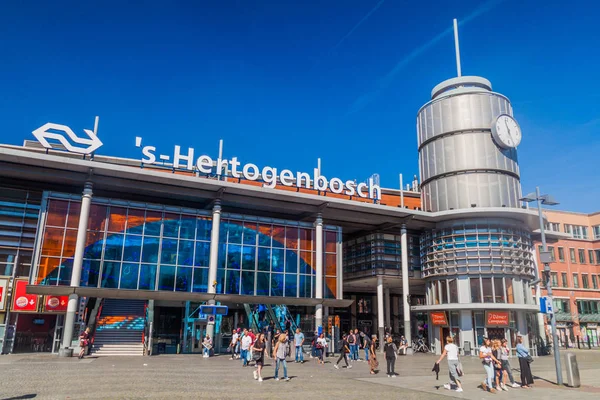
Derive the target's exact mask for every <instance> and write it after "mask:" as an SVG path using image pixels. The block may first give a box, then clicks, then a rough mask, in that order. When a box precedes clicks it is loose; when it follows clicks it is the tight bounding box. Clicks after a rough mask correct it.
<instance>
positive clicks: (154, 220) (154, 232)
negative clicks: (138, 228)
mask: <svg viewBox="0 0 600 400" xmlns="http://www.w3.org/2000/svg"><path fill="white" fill-rule="evenodd" d="M161 225H162V213H161V212H159V211H146V222H145V223H144V236H160V227H161Z"/></svg>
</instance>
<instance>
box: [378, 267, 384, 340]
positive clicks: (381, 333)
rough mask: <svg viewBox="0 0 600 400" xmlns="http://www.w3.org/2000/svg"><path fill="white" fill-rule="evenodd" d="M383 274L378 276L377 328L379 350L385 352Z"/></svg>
mask: <svg viewBox="0 0 600 400" xmlns="http://www.w3.org/2000/svg"><path fill="white" fill-rule="evenodd" d="M383 316H384V310H383V276H381V275H378V276H377V330H378V333H379V350H380V351H382V352H383V340H384V338H385V330H384V327H383Z"/></svg>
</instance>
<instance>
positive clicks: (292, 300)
mask: <svg viewBox="0 0 600 400" xmlns="http://www.w3.org/2000/svg"><path fill="white" fill-rule="evenodd" d="M26 290H27V293H28V294H45V295H48V294H49V295H55V296H69V295H70V294H73V293H75V294H76V295H78V296H81V297H84V296H85V297H101V298H104V299H135V300H167V301H182V302H183V301H193V302H197V303H201V302H205V301H208V300H215V301H218V302H221V303H240V304H244V303H247V304H285V305H292V306H316V305H318V304H322V305H324V306H327V307H348V306H350V305H351V304H352V303H353V302H354V300H343V299H313V298H302V297H271V296H240V295H234V294H211V293H189V292H163V291H155V290H127V289H105V288H88V287H73V286H45V285H27V289H26Z"/></svg>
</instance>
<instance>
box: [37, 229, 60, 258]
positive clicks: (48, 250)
mask: <svg viewBox="0 0 600 400" xmlns="http://www.w3.org/2000/svg"><path fill="white" fill-rule="evenodd" d="M64 232H65V230H64V228H46V230H45V231H44V239H43V241H42V255H44V256H57V257H60V254H61V252H62V244H63V235H64Z"/></svg>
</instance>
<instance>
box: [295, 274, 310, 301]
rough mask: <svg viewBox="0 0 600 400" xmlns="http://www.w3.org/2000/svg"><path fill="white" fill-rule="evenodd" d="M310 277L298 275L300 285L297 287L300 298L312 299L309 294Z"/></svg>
mask: <svg viewBox="0 0 600 400" xmlns="http://www.w3.org/2000/svg"><path fill="white" fill-rule="evenodd" d="M310 288H311V276H310V275H300V284H299V285H298V296H300V297H309V298H310V297H312V295H311V292H310Z"/></svg>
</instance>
